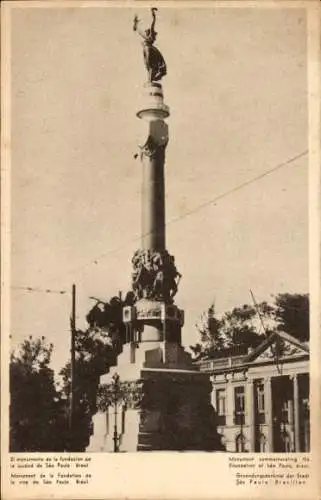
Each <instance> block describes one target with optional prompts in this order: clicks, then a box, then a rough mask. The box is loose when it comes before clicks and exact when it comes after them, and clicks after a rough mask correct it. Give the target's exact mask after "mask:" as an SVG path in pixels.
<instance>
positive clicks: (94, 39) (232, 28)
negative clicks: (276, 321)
mask: <svg viewBox="0 0 321 500" xmlns="http://www.w3.org/2000/svg"><path fill="white" fill-rule="evenodd" d="M11 12H12V25H11V29H12V45H11V53H12V66H11V80H12V87H11V93H12V103H11V107H12V170H11V231H12V233H11V335H12V341H13V345H17V343H19V342H20V341H21V340H22V339H23V338H25V337H26V336H28V335H33V336H35V337H37V336H41V335H45V336H46V338H47V339H48V340H49V341H50V342H53V344H54V354H53V365H54V366H55V367H56V368H59V367H61V366H62V365H63V364H64V363H65V362H66V360H67V359H68V356H69V342H70V333H69V316H70V310H71V287H72V284H73V283H75V284H76V289H77V326H78V327H79V328H84V327H85V326H86V322H85V315H86V313H87V312H88V311H89V309H90V308H91V306H92V305H93V304H94V302H93V301H92V300H91V299H90V298H89V297H90V296H95V297H99V298H101V299H103V300H108V299H109V298H110V297H111V296H113V295H115V294H117V293H118V291H119V290H121V291H123V292H126V291H127V290H128V289H129V288H130V275H131V258H132V255H133V253H134V251H135V250H136V249H137V248H139V246H140V241H139V236H140V231H141V226H140V221H141V214H140V207H141V199H140V197H141V174H142V170H141V166H140V163H139V160H137V159H136V160H135V159H134V155H135V153H136V152H137V148H138V144H140V143H142V142H143V141H144V138H145V136H144V130H143V128H142V124H141V122H140V121H139V119H138V118H137V117H136V112H137V111H138V109H139V106H140V103H141V92H142V86H143V84H144V82H145V80H146V74H145V70H144V65H143V56H142V47H141V44H140V41H139V39H138V36H137V34H136V33H134V32H133V30H132V20H133V17H134V14H135V13H136V12H138V14H139V16H140V17H142V19H144V20H145V21H146V22H147V23H148V21H149V11H148V9H142V8H136V9H135V10H134V9H131V8H111V7H108V8H107V7H105V8H102V7H101V8H98V7H97V8H94V7H88V8H82V9H81V8H76V7H74V8H61V7H59V6H58V5H57V7H55V8H42V9H41V8H18V7H17V8H14V9H12V11H11ZM156 30H157V32H158V38H157V44H156V45H157V47H158V48H159V49H160V50H161V52H162V54H163V56H164V58H165V60H166V63H167V67H168V74H167V75H166V77H164V79H163V81H162V83H163V90H164V96H165V102H166V104H167V105H168V106H169V107H170V112H171V115H170V117H169V118H168V120H167V123H168V126H169V137H170V138H169V144H168V146H167V150H166V167H165V168H166V220H167V229H166V230H167V249H168V250H169V252H170V253H171V254H173V255H174V256H175V261H176V264H177V267H178V269H179V271H180V272H181V274H182V275H183V278H182V280H181V282H180V286H179V292H178V294H177V296H176V304H177V305H178V306H179V307H180V308H183V309H184V310H185V327H184V329H183V343H184V344H185V345H186V346H188V345H190V344H194V343H195V342H196V341H197V333H196V330H195V328H194V325H195V322H196V320H197V318H198V317H199V316H200V314H201V313H202V311H203V310H205V309H206V308H207V307H208V306H209V305H210V304H211V303H212V302H213V301H215V307H216V311H217V312H218V313H222V312H224V311H226V310H228V309H231V308H233V307H235V306H238V305H241V304H244V303H251V296H250V289H251V290H252V291H253V293H254V295H255V297H256V300H257V301H258V302H259V301H261V300H272V295H273V294H277V293H283V292H290V293H291V292H299V293H300V292H302V293H303V292H307V291H308V157H307V155H304V154H303V155H302V156H300V157H298V158H297V159H295V160H293V161H291V159H292V158H294V157H296V156H298V155H301V153H304V152H305V151H306V150H307V148H308V145H307V140H308V137H307V67H306V65H307V57H306V52H307V47H306V18H305V12H304V10H302V9H300V8H295V9H293V8H292V9H284V8H273V9H271V8H248V7H244V8H240V7H239V8H219V7H215V8H197V9H195V8H184V9H182V8H169V7H162V8H159V11H158V18H157V25H156ZM288 160H290V162H289V163H287V164H286V163H285V162H287V161H288ZM280 164H284V165H283V166H282V167H280V168H278V169H276V170H275V171H274V172H272V173H271V174H269V175H266V176H264V177H261V178H259V177H260V176H261V175H262V174H264V173H265V172H267V171H269V170H271V169H274V168H275V167H277V166H278V165H280ZM255 178H258V179H257V180H256V181H255V182H252V183H250V184H248V185H245V186H244V187H243V188H240V189H237V190H235V191H233V190H234V188H236V187H238V186H241V185H243V184H244V183H247V182H248V181H250V180H251V179H255ZM224 193H229V194H226V196H223V197H222V198H221V199H218V200H217V201H216V202H213V203H209V202H210V201H211V200H215V199H216V198H217V197H220V195H222V194H224ZM19 287H33V288H36V289H40V290H45V289H51V290H54V291H59V290H63V291H66V293H64V294H58V293H41V292H27V291H24V290H21V289H20V288H19Z"/></svg>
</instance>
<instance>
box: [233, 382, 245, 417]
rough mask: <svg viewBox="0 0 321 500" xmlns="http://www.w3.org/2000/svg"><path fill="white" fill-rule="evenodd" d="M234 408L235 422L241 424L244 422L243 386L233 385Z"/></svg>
mask: <svg viewBox="0 0 321 500" xmlns="http://www.w3.org/2000/svg"><path fill="white" fill-rule="evenodd" d="M234 409H235V424H236V425H243V424H244V423H245V394H244V386H240V387H235V389H234Z"/></svg>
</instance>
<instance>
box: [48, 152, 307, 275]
mask: <svg viewBox="0 0 321 500" xmlns="http://www.w3.org/2000/svg"><path fill="white" fill-rule="evenodd" d="M308 152H309V150H308V149H307V150H305V151H302V152H301V153H299V154H297V155H295V156H292V157H290V158H288V159H287V160H285V161H283V162H281V163H278V164H277V165H276V166H274V167H273V168H270V169H268V170H266V171H265V172H263V173H262V174H259V175H257V176H255V177H252V179H249V180H247V181H245V182H242V183H241V184H238V185H237V186H235V187H233V188H231V189H229V190H227V191H224V192H223V193H221V194H219V195H217V196H215V197H214V198H212V199H210V200H208V201H206V202H204V203H201V204H200V205H198V206H196V207H195V208H192V209H191V210H188V211H187V212H185V213H183V214H181V215H179V216H177V217H174V218H172V219H170V220H169V221H168V222H167V223H166V224H165V226H166V227H167V226H169V225H171V224H174V223H176V222H179V221H180V220H182V219H185V218H186V217H189V216H190V215H193V214H195V213H196V212H199V211H200V210H203V209H204V208H206V207H208V206H210V205H213V204H215V203H216V202H217V201H220V200H222V199H223V198H226V197H227V196H230V195H231V194H233V193H236V192H237V191H240V190H241V189H243V188H245V187H247V186H249V185H251V184H254V183H255V182H257V181H259V180H261V179H263V178H265V177H267V176H269V175H271V174H273V173H274V172H277V171H278V170H280V169H281V168H283V167H285V166H287V165H290V164H291V163H293V162H294V161H296V160H298V159H299V158H302V157H303V156H305V155H307V154H308ZM149 234H150V233H145V234H143V235H139V236H136V237H134V238H131V239H130V240H128V241H127V242H126V243H124V244H122V245H119V246H118V247H115V248H111V249H110V250H107V252H104V253H103V254H101V255H100V256H98V257H96V258H95V259H93V260H92V261H90V262H88V263H86V264H81V265H80V266H77V267H75V268H73V269H71V270H70V271H68V272H67V273H65V275H66V274H70V273H73V272H75V271H78V270H79V269H83V268H85V267H88V266H90V265H92V264H98V262H99V260H101V259H103V258H105V257H107V255H110V254H112V253H115V252H119V251H120V250H122V249H123V248H126V247H127V246H128V245H129V244H130V243H134V242H136V241H139V240H141V238H143V237H145V236H148V235H149ZM48 279H49V280H50V278H48ZM52 279H55V277H52Z"/></svg>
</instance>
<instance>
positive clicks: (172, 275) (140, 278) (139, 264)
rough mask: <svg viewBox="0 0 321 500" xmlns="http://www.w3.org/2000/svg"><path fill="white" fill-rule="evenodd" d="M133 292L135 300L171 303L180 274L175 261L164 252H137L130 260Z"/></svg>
mask: <svg viewBox="0 0 321 500" xmlns="http://www.w3.org/2000/svg"><path fill="white" fill-rule="evenodd" d="M132 264H133V269H134V270H133V275H132V278H133V291H134V293H135V296H136V299H137V300H138V299H142V298H144V299H151V300H159V301H164V302H165V303H168V304H171V303H173V299H174V296H175V295H176V293H177V289H178V283H179V281H180V278H181V274H180V273H179V272H178V271H177V269H176V265H175V259H174V257H173V256H171V255H170V254H169V253H168V252H167V251H166V250H164V251H163V252H155V251H150V250H137V251H136V252H135V254H134V257H133V259H132Z"/></svg>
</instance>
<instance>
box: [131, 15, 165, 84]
mask: <svg viewBox="0 0 321 500" xmlns="http://www.w3.org/2000/svg"><path fill="white" fill-rule="evenodd" d="M156 11H157V9H156V8H155V7H154V8H152V9H151V13H152V22H151V25H150V28H148V29H145V30H143V29H141V28H140V23H141V20H140V19H139V17H138V16H137V15H135V17H134V25H133V29H134V31H137V33H138V34H139V35H140V36H141V37H142V38H143V51H144V62H145V66H146V69H147V72H148V81H149V82H150V83H151V82H156V81H158V80H161V79H162V78H163V76H165V75H166V72H167V70H166V63H165V61H164V58H163V56H162V54H161V53H160V52H159V50H158V49H157V48H156V47H155V46H154V42H155V40H156V36H157V33H156V31H155V24H156V14H155V12H156Z"/></svg>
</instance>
